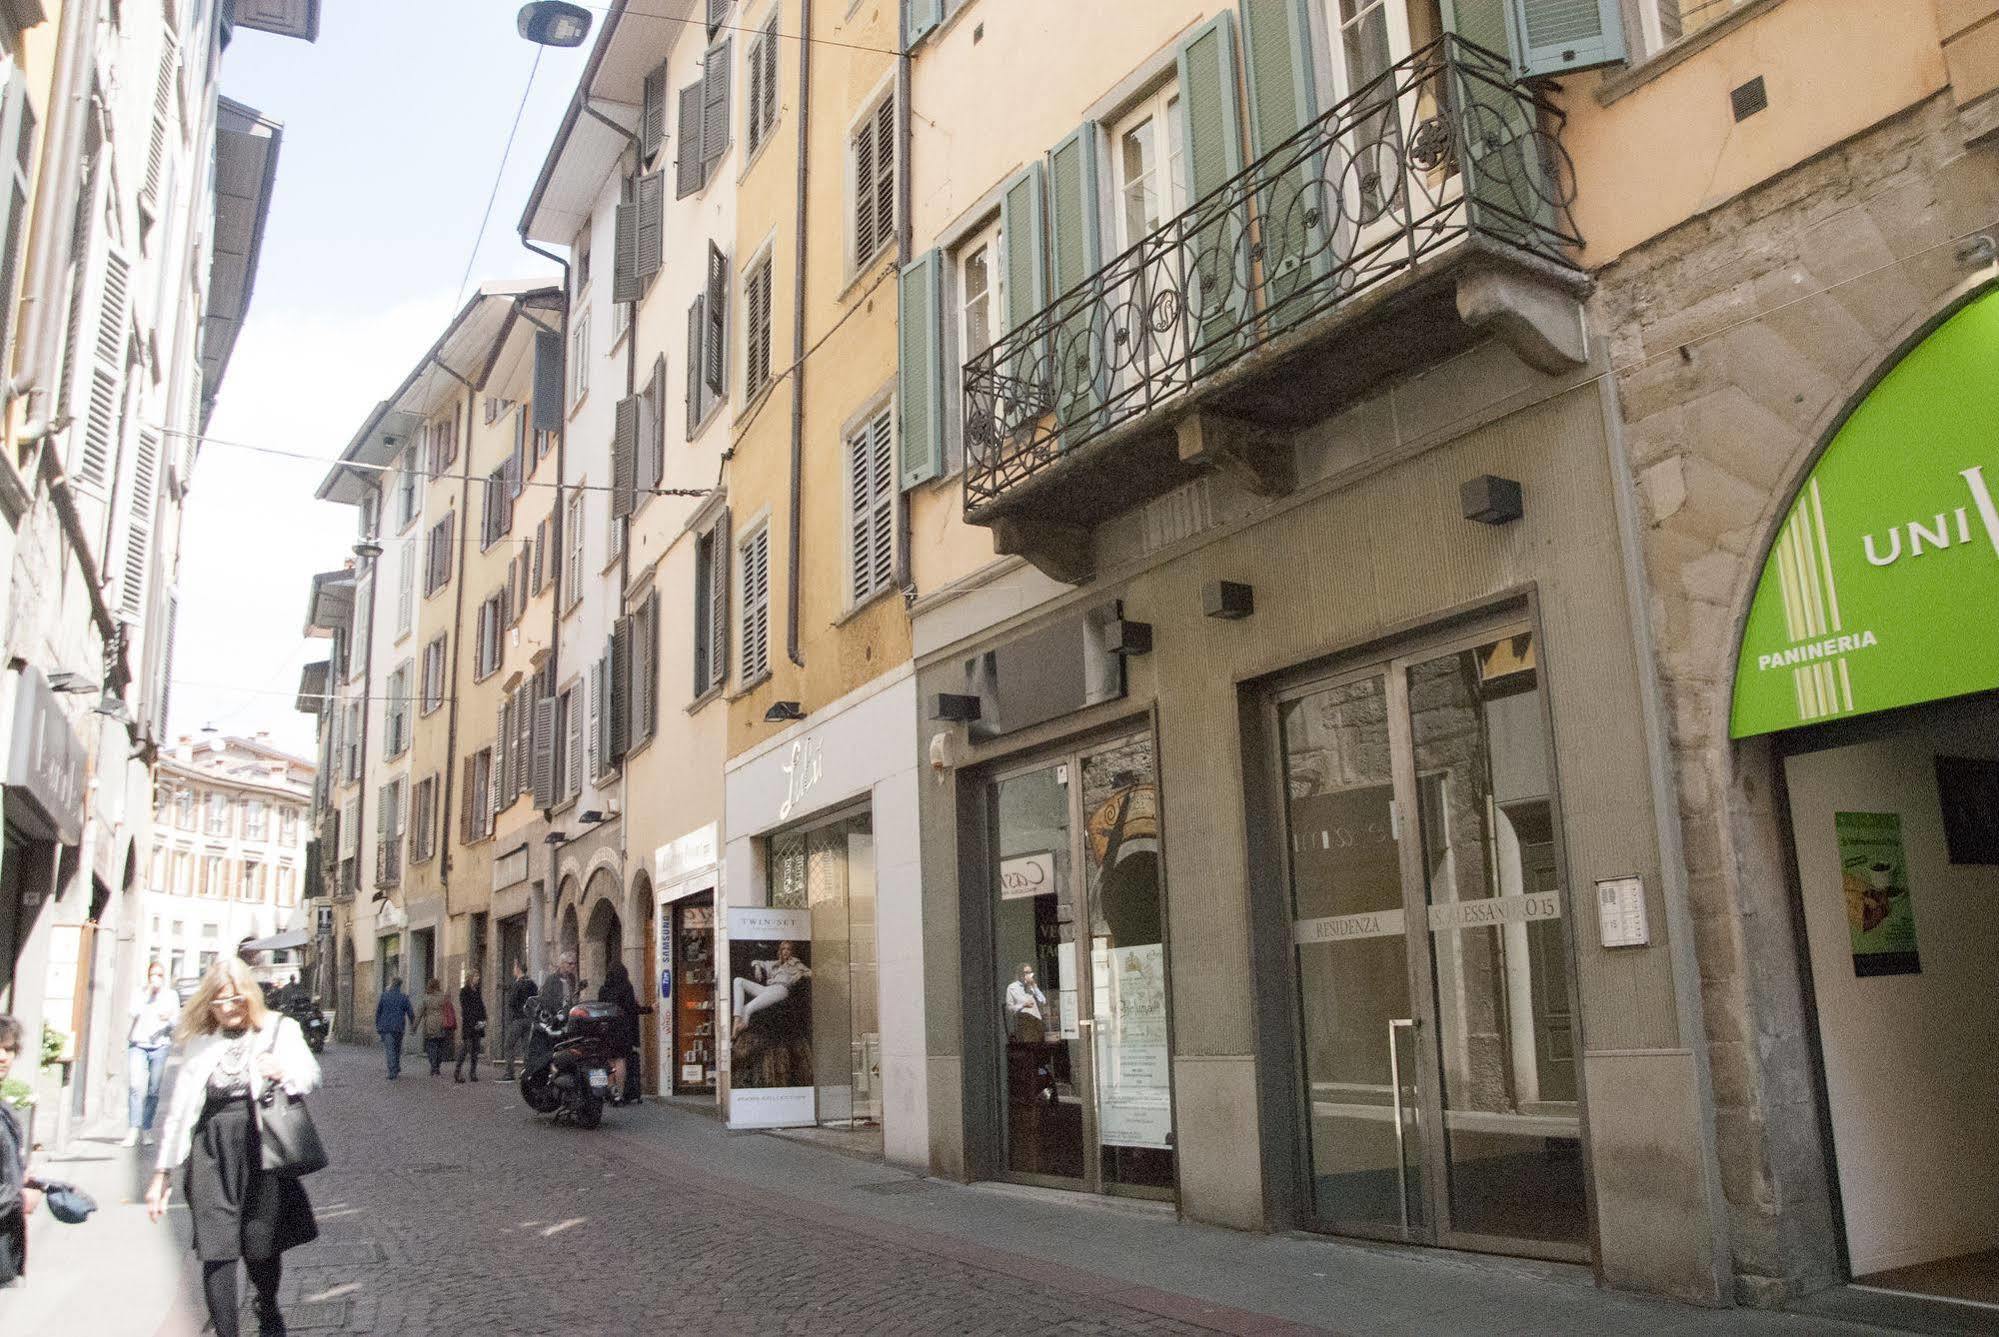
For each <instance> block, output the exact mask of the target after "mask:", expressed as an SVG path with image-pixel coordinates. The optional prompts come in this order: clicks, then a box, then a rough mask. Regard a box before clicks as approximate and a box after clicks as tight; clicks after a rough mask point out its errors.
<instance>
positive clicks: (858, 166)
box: [847, 93, 895, 269]
mask: <svg viewBox="0 0 1999 1337" xmlns="http://www.w3.org/2000/svg"><path fill="white" fill-rule="evenodd" d="M847 156H848V158H849V160H850V161H851V162H852V163H853V169H852V170H853V176H852V182H853V190H854V195H853V200H854V237H853V247H854V249H853V253H852V256H851V259H852V262H853V265H854V267H855V268H856V269H858V268H859V267H860V266H862V265H864V264H866V263H867V262H868V261H870V260H872V259H874V258H875V257H876V256H877V255H879V254H881V252H882V248H883V247H885V246H887V245H888V244H889V243H890V242H891V241H893V240H894V239H895V95H894V94H893V93H891V94H889V95H888V96H886V97H884V98H883V99H882V100H881V103H880V104H879V105H878V106H876V107H875V108H874V110H872V111H870V112H869V113H868V114H867V116H866V117H864V118H863V119H862V120H861V122H860V124H859V125H857V126H855V127H854V129H853V131H852V133H851V136H850V138H849V140H848V146H847Z"/></svg>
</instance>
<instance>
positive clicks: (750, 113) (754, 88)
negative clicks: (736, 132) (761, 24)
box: [743, 33, 771, 153]
mask: <svg viewBox="0 0 1999 1337" xmlns="http://www.w3.org/2000/svg"><path fill="white" fill-rule="evenodd" d="M770 40H771V39H770V35H769V34H768V33H758V34H757V35H756V37H755V38H753V39H752V40H751V42H750V58H749V60H748V61H747V62H745V63H746V64H747V65H748V66H749V72H750V89H749V96H748V97H745V98H744V99H743V138H744V140H746V141H747V142H748V144H749V151H750V152H751V153H755V152H756V151H757V148H758V146H759V145H761V144H762V143H763V137H764V130H765V123H764V119H763V107H764V48H765V47H766V46H768V45H769V44H770Z"/></svg>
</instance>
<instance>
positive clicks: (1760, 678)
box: [1729, 291, 1999, 738]
mask: <svg viewBox="0 0 1999 1337" xmlns="http://www.w3.org/2000/svg"><path fill="white" fill-rule="evenodd" d="M1992 688H1999V291H1995V292H1992V293H1988V294H1986V295H1985V296H1983V297H1980V298H1978V299H1977V300H1975V301H1973V302H1971V303H1970V304H1969V305H1967V306H1965V307H1964V308H1962V309H1961V310H1959V311H1958V312H1957V313H1956V314H1955V315H1953V316H1952V317H1951V318H1950V319H1949V320H1947V321H1945V322H1944V323H1943V324H1942V325H1940V326H1938V327H1937V329H1936V330H1935V331H1934V332H1933V333H1931V334H1930V336H1929V337H1928V338H1926V339H1924V340H1923V341H1922V342H1921V343H1920V344H1918V345H1916V347H1915V348H1914V349H1913V350H1911V351H1910V352H1909V353H1908V354H1907V356H1905V357H1904V358H1903V359H1902V360H1901V361H1900V362H1899V363H1897V364H1896V365H1895V367H1894V368H1893V369H1892V370H1890V371H1889V372H1888V374H1887V375H1886V376H1885V377H1883V378H1882V380H1881V382H1880V383H1879V384H1878V385H1876V386H1875V388H1874V389H1873V391H1872V392H1871V393H1869V394H1868V396H1867V398H1866V399H1865V400H1863V401H1862V402H1861V404H1860V406H1859V407H1858V408H1856V409H1855V410H1854V411H1853V413H1852V415H1851V416H1849V417H1848V418H1847V420H1846V424H1845V425H1844V426H1843V427H1841V428H1840V429H1839V432H1838V434H1837V435H1836V436H1834V437H1833V439H1832V442H1831V444H1829V445H1828V446H1827V447H1826V450H1825V453H1824V454H1823V455H1822V456H1821V457H1820V458H1819V462H1818V464H1817V466H1816V467H1814V468H1813V470H1812V472H1811V475H1810V476H1809V477H1808V478H1807V479H1806V480H1805V484H1804V486H1803V487H1802V488H1800V489H1799V492H1798V497H1797V500H1796V501H1795V502H1794V503H1793V504H1792V506H1791V511H1790V514H1789V515H1788V516H1786V517H1785V520H1784V524H1783V527H1782V528H1781V529H1780V530H1779V531H1778V533H1777V538H1776V541H1775V543H1773V544H1772V546H1771V549H1770V554H1769V556H1768V557H1767V558H1765V560H1764V564H1763V574H1762V578H1761V580H1760V581H1759V582H1758V584H1757V586H1756V597H1755V600H1754V602H1752V603H1751V605H1750V608H1749V621H1748V625H1747V626H1746V627H1745V628H1744V630H1743V636H1742V652H1741V655H1740V657H1739V659H1738V660H1737V662H1736V668H1735V697H1734V705H1733V709H1732V712H1731V716H1730V720H1729V734H1730V736H1732V737H1735V738H1748V737H1751V736H1753V735H1756V734H1763V733H1770V732H1772V731H1773V730H1777V729H1789V728H1794V727H1796V726H1798V725H1801V724H1816V723H1819V722H1821V721H1824V720H1832V719H1841V718H1845V717H1847V716H1852V715H1864V714H1867V713H1868V712H1870V711H1877V710H1890V709H1893V708H1895V707H1897V706H1910V705H1916V704H1918V703H1920V702H1924V701H1937V700H1941V699H1943V698H1945V697H1952V696H1962V695H1964V694H1966V693H1968V692H1981V691H1986V690H1989V689H1992Z"/></svg>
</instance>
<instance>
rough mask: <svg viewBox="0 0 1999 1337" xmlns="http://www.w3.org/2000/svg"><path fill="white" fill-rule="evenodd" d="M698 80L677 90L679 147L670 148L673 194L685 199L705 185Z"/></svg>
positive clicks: (705, 166) (705, 160)
mask: <svg viewBox="0 0 1999 1337" xmlns="http://www.w3.org/2000/svg"><path fill="white" fill-rule="evenodd" d="M701 87H702V85H701V83H700V82H698V81H697V82H695V83H691V84H689V85H687V87H685V88H683V89H681V90H680V116H679V121H678V124H679V126H680V147H679V148H678V149H676V150H675V151H674V171H673V197H674V198H675V199H685V198H686V197H687V196H689V195H692V194H694V193H695V192H696V191H698V190H700V189H701V187H703V186H705V185H707V184H708V181H707V176H706V173H707V159H705V158H704V157H702V155H701Z"/></svg>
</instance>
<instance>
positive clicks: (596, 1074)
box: [590, 1068, 611, 1088]
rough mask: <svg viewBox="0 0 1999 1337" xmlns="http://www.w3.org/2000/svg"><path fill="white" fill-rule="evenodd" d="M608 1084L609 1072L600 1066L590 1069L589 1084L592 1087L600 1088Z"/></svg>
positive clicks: (609, 1082) (609, 1081) (609, 1080)
mask: <svg viewBox="0 0 1999 1337" xmlns="http://www.w3.org/2000/svg"><path fill="white" fill-rule="evenodd" d="M610 1084H611V1074H610V1073H608V1072H605V1071H604V1070H603V1069H602V1068H592V1069H590V1085H591V1086H592V1087H598V1088H601V1087H606V1086H609V1085H610Z"/></svg>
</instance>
